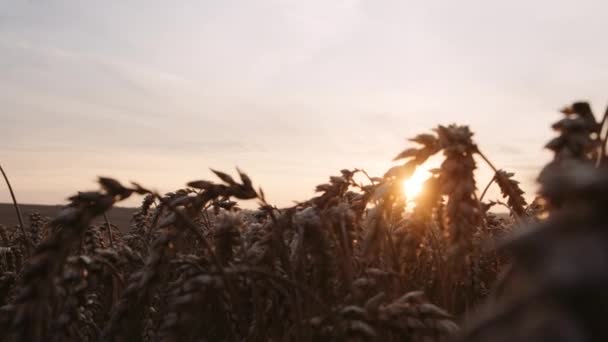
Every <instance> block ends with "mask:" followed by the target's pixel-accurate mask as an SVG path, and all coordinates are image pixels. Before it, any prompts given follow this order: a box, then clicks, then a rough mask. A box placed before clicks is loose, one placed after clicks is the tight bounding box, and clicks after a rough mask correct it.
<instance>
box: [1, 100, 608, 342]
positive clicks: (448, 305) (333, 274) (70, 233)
mask: <svg viewBox="0 0 608 342" xmlns="http://www.w3.org/2000/svg"><path fill="white" fill-rule="evenodd" d="M563 112H564V114H565V118H564V119H563V120H561V121H559V122H558V123H557V124H555V125H554V126H553V127H554V129H556V130H557V131H558V132H559V134H560V135H559V136H558V137H557V138H556V139H554V140H553V141H551V142H550V143H549V144H548V148H550V149H551V150H553V151H554V152H555V159H554V161H552V162H551V163H550V164H549V165H547V167H546V168H545V169H544V170H543V171H542V172H541V174H540V177H539V181H540V183H541V184H542V190H541V193H540V197H539V199H538V200H537V201H535V202H534V203H532V204H530V205H528V204H527V203H526V201H525V200H524V197H523V196H522V195H523V191H522V190H521V189H520V188H519V186H518V183H517V181H516V180H515V179H514V175H513V174H512V173H509V172H507V171H504V170H501V169H498V168H496V166H495V165H493V164H492V163H491V161H490V160H489V158H488V157H487V156H485V155H484V154H483V153H482V152H481V151H480V148H479V147H478V146H477V144H476V143H475V141H474V139H473V133H472V132H471V131H470V130H469V128H468V127H466V126H457V125H449V126H438V127H436V128H435V129H434V130H433V131H431V132H430V133H425V134H421V135H418V136H416V137H414V138H413V139H412V142H413V143H415V144H416V145H415V146H414V147H411V148H408V149H406V150H404V151H403V152H401V153H400V154H399V155H398V156H397V158H396V160H398V161H401V162H402V163H401V164H400V165H398V166H395V167H393V168H391V169H390V170H388V171H387V172H386V173H385V174H384V175H383V176H382V177H370V176H369V175H367V173H365V172H364V171H362V170H341V171H340V173H339V175H337V176H332V177H330V179H329V182H328V183H326V184H321V185H319V186H317V191H318V193H319V195H318V196H317V197H314V198H312V199H310V200H308V201H306V202H303V203H300V204H298V205H295V206H293V207H289V208H280V209H279V208H276V207H274V206H273V205H272V204H271V203H268V202H267V200H266V198H265V197H264V193H263V192H262V190H261V189H258V188H256V187H254V186H253V183H252V181H251V179H249V177H248V176H247V175H246V174H244V173H243V172H241V171H238V180H236V179H234V178H233V177H232V176H230V175H228V174H226V173H223V172H219V171H214V172H215V174H216V175H217V177H218V178H219V180H220V181H221V182H213V181H207V180H199V181H193V182H189V183H188V184H187V186H186V187H185V188H184V189H179V190H177V191H175V192H173V193H169V194H165V195H160V194H157V193H154V192H153V191H150V190H148V189H147V188H145V187H143V186H141V185H139V184H131V185H124V184H121V183H119V182H118V181H116V180H113V179H108V178H101V179H100V180H99V182H100V190H98V191H89V192H80V193H78V194H76V195H74V196H73V197H71V198H70V200H71V203H70V205H69V206H67V207H65V208H63V209H62V210H61V212H59V213H58V214H57V215H56V217H55V218H53V219H48V218H45V217H44V216H42V215H36V214H32V215H29V216H30V217H29V220H23V221H24V222H28V223H27V224H25V223H23V224H18V225H10V226H8V227H7V226H2V227H0V305H1V306H2V307H1V309H0V336H1V337H2V340H7V341H49V340H57V341H151V340H155V341H156V340H158V341H292V340H293V341H327V340H331V341H375V340H377V341H448V340H462V341H477V340H479V341H482V340H483V341H486V340H492V341H503V340H504V341H514V340H517V341H604V340H606V337H608V330H606V328H604V324H602V322H601V321H602V319H601V318H603V314H604V313H608V301H605V300H604V298H606V295H605V294H604V289H605V288H606V285H608V272H607V271H606V270H608V268H607V267H606V266H607V265H608V252H607V251H608V248H607V247H608V235H607V234H606V233H605V232H606V231H607V230H605V229H604V228H605V227H606V223H607V222H606V217H605V214H604V210H602V209H603V208H604V207H605V205H606V204H608V203H607V202H608V201H607V200H608V197H607V196H608V195H607V194H608V191H606V190H608V176H607V175H608V174H607V173H606V172H605V170H604V167H605V166H604V165H605V148H604V146H605V143H606V138H605V137H606V132H605V130H606V129H605V128H603V126H604V123H605V119H604V120H602V121H601V122H600V123H598V122H596V120H595V118H594V116H593V114H592V113H591V111H590V109H589V106H588V105H586V104H584V103H576V104H574V105H573V106H571V107H568V108H566V109H565V110H564V111H563ZM437 154H441V155H442V156H443V162H442V164H441V166H440V167H439V168H438V169H435V170H432V176H431V177H430V178H429V179H428V180H427V181H426V184H425V191H424V192H423V194H422V195H421V196H420V197H419V198H417V200H416V206H415V207H414V208H408V203H410V202H409V201H408V200H407V199H406V198H404V194H403V191H402V183H403V180H404V179H405V178H407V177H409V176H411V175H412V173H413V172H414V170H415V169H416V168H417V167H419V166H420V165H421V164H422V163H424V162H425V161H426V160H427V159H428V158H429V157H431V156H433V155H437ZM477 163H485V164H487V165H489V166H490V167H491V168H492V169H493V170H494V171H495V176H494V178H493V179H492V182H491V183H490V184H488V185H487V187H489V186H493V184H495V186H498V187H499V188H500V190H501V192H502V194H503V196H504V201H484V194H485V190H486V189H487V187H485V188H484V190H483V191H482V192H481V193H480V192H479V191H478V189H477V183H476V180H475V177H474V170H475V169H476V167H477ZM135 195H141V196H143V198H142V206H141V207H140V208H139V209H138V210H137V212H136V213H134V214H133V216H132V219H131V221H130V224H129V227H125V226H123V225H122V224H121V225H120V227H117V226H116V225H114V224H113V223H116V221H114V220H113V219H111V218H110V220H107V221H105V220H101V221H99V220H100V219H103V218H104V216H105V214H106V212H108V211H109V210H110V209H111V208H112V207H113V206H114V204H115V203H117V202H119V201H120V200H123V199H125V198H127V197H130V196H135ZM233 199H238V200H255V201H257V202H258V203H259V205H260V206H259V210H256V211H246V210H240V209H239V208H238V206H237V203H236V202H234V201H232V200H233ZM495 204H500V205H505V206H507V207H508V208H509V210H510V211H511V215H510V216H509V217H498V216H496V215H494V214H492V213H491V212H490V211H489V209H490V208H491V207H492V206H493V205H495ZM21 228H23V229H21ZM28 244H32V245H33V248H32V249H31V250H30V249H29V248H28ZM460 327H462V328H460Z"/></svg>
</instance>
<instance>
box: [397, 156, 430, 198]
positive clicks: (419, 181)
mask: <svg viewBox="0 0 608 342" xmlns="http://www.w3.org/2000/svg"><path fill="white" fill-rule="evenodd" d="M430 176H431V173H430V172H429V168H428V166H425V165H422V166H420V167H418V168H417V169H416V171H414V173H413V174H412V176H411V177H410V178H408V179H406V180H404V181H403V193H405V197H406V198H407V200H408V201H411V200H413V199H415V198H416V196H418V194H419V193H420V192H422V190H423V189H422V188H423V185H424V181H426V180H427V179H428V178H429V177H430Z"/></svg>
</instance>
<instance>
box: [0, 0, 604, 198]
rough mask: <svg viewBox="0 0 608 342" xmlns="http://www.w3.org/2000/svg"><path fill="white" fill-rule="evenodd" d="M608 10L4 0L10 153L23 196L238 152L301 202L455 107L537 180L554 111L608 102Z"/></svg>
mask: <svg viewBox="0 0 608 342" xmlns="http://www.w3.org/2000/svg"><path fill="white" fill-rule="evenodd" d="M606 13H608V3H607V2H605V1H602V0H597V1H580V0H579V1H556V0H553V1H547V0H543V1H533V2H532V1H521V0H517V1H500V2H497V1H487V0H486V1H481V0H475V1H382V0H373V1H371V0H370V1H364V0H361V1H357V0H339V1H328V0H306V1H291V0H259V1H253V0H249V1H245V0H243V1H231V0H221V1H185V0H183V1H150V0H148V1H125V0H122V1H109V0H106V1H77V0H74V1H52V0H30V1H18V0H13V1H10V0H0V71H1V73H0V108H1V109H0V139H1V144H2V145H1V146H2V148H1V149H0V162H2V165H3V166H4V167H5V168H6V170H7V171H8V172H9V174H10V176H11V178H12V179H13V183H14V187H15V190H16V192H17V195H18V197H19V199H20V200H21V201H22V202H28V203H58V202H62V201H63V200H64V199H65V197H66V196H67V195H69V194H71V193H73V192H74V191H76V190H83V189H88V188H94V187H95V185H94V184H93V181H94V179H95V177H96V176H97V175H108V176H114V177H116V178H118V179H120V180H124V181H128V180H137V181H139V182H141V183H143V184H145V185H148V186H152V187H156V188H158V189H160V190H161V191H168V190H172V189H174V188H177V187H179V186H181V185H183V184H184V183H185V182H186V181H188V180H193V179H198V178H207V177H210V173H209V171H208V167H214V168H218V169H222V170H229V171H231V170H233V168H234V166H237V165H238V166H239V167H241V168H242V169H243V170H245V171H246V172H248V173H249V174H250V176H251V177H252V178H253V179H254V182H255V183H256V184H260V185H262V186H263V188H264V189H265V191H266V192H267V194H268V196H269V198H270V200H271V201H273V202H275V203H277V204H278V205H287V204H289V203H290V201H291V200H303V199H305V198H307V197H308V196H309V195H311V194H312V190H313V188H314V185H315V184H318V183H321V182H324V181H325V180H326V179H327V177H328V176H329V175H330V174H336V173H337V172H338V170H340V169H341V168H353V167H360V168H366V169H368V170H369V171H370V172H371V173H373V174H376V175H379V174H382V173H383V171H384V170H385V169H386V168H388V167H389V166H390V165H391V163H390V160H391V158H392V157H393V156H394V155H396V153H398V152H399V151H400V150H401V149H403V148H405V147H407V146H408V145H407V144H406V143H405V138H407V137H411V136H413V135H415V134H417V133H420V132H424V131H426V130H428V129H430V128H432V127H434V126H435V125H436V124H439V123H444V124H448V123H451V122H458V123H462V124H468V125H470V126H471V128H472V129H473V130H474V131H475V132H476V133H477V134H476V139H477V141H478V143H479V145H480V146H481V147H482V148H483V149H484V151H486V152H487V154H488V155H489V156H490V157H491V158H492V159H493V161H494V162H495V163H496V164H497V165H499V166H500V167H502V168H506V169H508V170H513V171H516V172H517V173H518V174H519V177H518V178H519V179H520V180H521V181H522V182H523V183H524V184H525V186H526V187H527V188H528V189H533V186H534V185H533V180H534V177H535V174H536V172H537V171H538V169H539V168H540V167H541V166H542V165H543V163H544V162H545V161H546V160H547V159H548V157H549V154H548V153H547V152H543V151H542V146H543V145H544V143H545V142H546V141H547V140H548V139H549V137H550V136H551V135H552V132H551V131H550V129H549V124H550V123H551V122H552V121H554V120H556V119H557V118H558V114H557V113H556V110H557V109H558V108H560V107H561V106H562V105H565V104H567V103H569V102H571V101H573V100H578V99H586V100H590V101H592V102H593V104H594V107H595V109H596V110H597V111H603V108H604V106H605V105H606V103H607V101H608V97H607V95H608V93H607V92H606V89H608V47H607V46H606V44H605V40H606V39H605V37H606V34H607V33H608V24H606V23H607V21H606V18H605V14H606ZM488 175H489V174H488V173H487V172H486V171H484V170H482V171H481V172H480V177H482V179H485V178H487V177H488ZM483 185H484V184H480V185H479V186H480V187H483ZM8 200H9V197H8V194H7V192H6V191H0V201H2V202H5V201H8ZM127 204H133V203H132V202H131V203H127Z"/></svg>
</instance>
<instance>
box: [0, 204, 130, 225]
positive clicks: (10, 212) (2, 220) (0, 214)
mask: <svg viewBox="0 0 608 342" xmlns="http://www.w3.org/2000/svg"><path fill="white" fill-rule="evenodd" d="M20 208H21V213H22V214H23V219H24V220H25V223H26V224H28V216H29V214H30V213H34V212H38V213H40V214H41V215H43V216H48V217H55V216H56V215H57V213H58V212H59V210H61V206H59V205H39V204H22V205H20ZM136 210H137V209H135V208H120V207H118V208H112V209H111V210H110V211H109V212H108V218H109V220H110V222H112V223H113V224H115V225H117V226H118V227H119V228H120V229H121V230H127V229H128V227H129V224H130V221H131V216H132V215H133V213H135V211H136ZM99 222H103V218H98V219H97V220H96V221H95V223H99ZM17 223H18V221H17V216H16V215H15V208H13V205H12V204H9V203H0V224H3V225H6V226H10V225H16V224H17Z"/></svg>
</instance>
